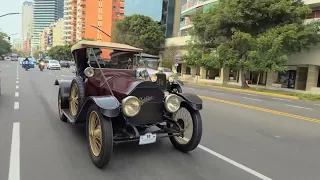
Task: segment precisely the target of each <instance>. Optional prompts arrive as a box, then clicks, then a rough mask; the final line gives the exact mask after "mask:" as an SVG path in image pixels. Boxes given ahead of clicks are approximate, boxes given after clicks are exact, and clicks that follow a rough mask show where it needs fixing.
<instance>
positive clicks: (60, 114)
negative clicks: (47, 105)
mask: <svg viewBox="0 0 320 180" xmlns="http://www.w3.org/2000/svg"><path fill="white" fill-rule="evenodd" d="M63 104H64V103H63V102H62V99H61V89H60V88H59V93H58V113H59V119H60V120H61V121H62V122H67V117H66V116H65V115H64V114H63V113H62V112H61V109H62V108H64V107H63V106H64V105H63Z"/></svg>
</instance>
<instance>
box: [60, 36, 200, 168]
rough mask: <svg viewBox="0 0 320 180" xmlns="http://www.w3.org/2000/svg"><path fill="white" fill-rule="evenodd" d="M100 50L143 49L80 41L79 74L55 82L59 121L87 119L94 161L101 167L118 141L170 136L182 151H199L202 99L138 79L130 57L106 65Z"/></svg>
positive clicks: (75, 53)
mask: <svg viewBox="0 0 320 180" xmlns="http://www.w3.org/2000/svg"><path fill="white" fill-rule="evenodd" d="M101 49H109V50H112V51H118V52H132V53H141V52H142V49H139V48H135V47H132V46H128V45H124V44H117V43H110V42H96V41H80V42H78V43H77V44H75V45H74V46H73V47H72V54H73V56H74V59H75V63H76V76H75V77H74V78H73V80H56V81H55V85H59V93H58V108H59V116H60V119H61V120H62V121H63V122H69V123H72V124H77V123H86V133H87V138H88V147H89V151H90V155H91V159H92V162H93V163H94V165H95V166H97V167H98V168H103V167H104V166H105V165H106V164H107V163H108V162H109V161H110V158H111V156H112V152H113V146H114V144H117V143H123V142H138V143H139V144H140V145H144V144H150V143H154V142H156V140H157V139H159V138H164V137H169V138H170V141H171V142H172V144H173V146H174V147H175V148H176V149H178V150H180V151H182V152H189V151H192V150H193V149H195V148H196V147H197V146H198V144H199V143H200V140H201V136H202V120H201V116H200V113H199V111H200V110H201V109H202V100H201V99H200V98H199V97H198V96H196V95H193V94H189V93H177V94H171V93H168V92H164V91H163V90H161V88H159V86H158V84H156V83H153V82H151V81H149V80H144V79H141V78H139V77H137V73H136V71H135V70H133V69H128V68H127V69H125V68H124V67H129V66H130V65H132V64H129V63H131V62H132V61H130V60H128V59H130V58H128V59H122V60H119V59H111V60H110V62H108V63H106V62H105V61H103V59H102V57H100V54H101ZM126 63H127V64H126ZM121 68H122V69H121Z"/></svg>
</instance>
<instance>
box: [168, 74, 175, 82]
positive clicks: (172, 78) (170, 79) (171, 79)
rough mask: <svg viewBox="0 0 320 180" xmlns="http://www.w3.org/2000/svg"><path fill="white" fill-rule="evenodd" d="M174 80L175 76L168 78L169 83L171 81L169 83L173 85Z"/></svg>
mask: <svg viewBox="0 0 320 180" xmlns="http://www.w3.org/2000/svg"><path fill="white" fill-rule="evenodd" d="M173 80H174V76H172V75H171V76H169V77H168V81H169V82H171V83H172V82H173Z"/></svg>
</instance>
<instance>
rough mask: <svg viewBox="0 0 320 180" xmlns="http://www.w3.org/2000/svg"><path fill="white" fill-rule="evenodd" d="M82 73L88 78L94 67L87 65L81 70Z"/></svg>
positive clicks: (91, 74)
mask: <svg viewBox="0 0 320 180" xmlns="http://www.w3.org/2000/svg"><path fill="white" fill-rule="evenodd" d="M83 73H84V75H86V76H87V77H88V78H90V77H92V76H93V75H94V69H93V68H92V67H87V68H86V69H84V71H83Z"/></svg>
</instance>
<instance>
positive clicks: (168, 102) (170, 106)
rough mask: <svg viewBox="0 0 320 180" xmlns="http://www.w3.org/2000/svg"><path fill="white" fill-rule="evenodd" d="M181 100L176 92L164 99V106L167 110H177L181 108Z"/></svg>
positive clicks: (171, 111) (172, 111)
mask: <svg viewBox="0 0 320 180" xmlns="http://www.w3.org/2000/svg"><path fill="white" fill-rule="evenodd" d="M180 104H181V101H180V99H179V97H178V96H177V95H175V94H170V95H168V96H167V97H166V99H165V100H164V106H165V108H166V110H167V111H168V112H170V113H174V112H177V111H178V110H179V108H180Z"/></svg>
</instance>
